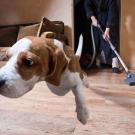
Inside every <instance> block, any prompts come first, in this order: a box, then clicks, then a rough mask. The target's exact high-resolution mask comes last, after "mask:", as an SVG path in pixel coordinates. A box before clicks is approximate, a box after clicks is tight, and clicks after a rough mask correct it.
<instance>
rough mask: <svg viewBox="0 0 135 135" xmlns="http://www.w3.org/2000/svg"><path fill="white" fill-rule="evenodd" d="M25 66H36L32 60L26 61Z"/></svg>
mask: <svg viewBox="0 0 135 135" xmlns="http://www.w3.org/2000/svg"><path fill="white" fill-rule="evenodd" d="M24 64H25V65H27V66H32V65H33V64H34V62H33V60H31V59H25V60H24Z"/></svg>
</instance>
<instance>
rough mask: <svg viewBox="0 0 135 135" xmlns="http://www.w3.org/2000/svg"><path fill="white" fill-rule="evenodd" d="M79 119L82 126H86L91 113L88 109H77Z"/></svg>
mask: <svg viewBox="0 0 135 135" xmlns="http://www.w3.org/2000/svg"><path fill="white" fill-rule="evenodd" d="M77 118H78V120H79V121H80V122H81V123H82V124H86V123H87V121H88V119H89V111H88V109H87V108H86V107H81V108H77Z"/></svg>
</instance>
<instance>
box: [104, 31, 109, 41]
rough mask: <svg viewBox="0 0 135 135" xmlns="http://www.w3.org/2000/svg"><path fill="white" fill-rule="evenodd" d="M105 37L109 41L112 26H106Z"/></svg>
mask: <svg viewBox="0 0 135 135" xmlns="http://www.w3.org/2000/svg"><path fill="white" fill-rule="evenodd" d="M103 38H104V39H105V40H106V41H107V40H108V39H109V38H110V28H106V29H105V32H104V34H103Z"/></svg>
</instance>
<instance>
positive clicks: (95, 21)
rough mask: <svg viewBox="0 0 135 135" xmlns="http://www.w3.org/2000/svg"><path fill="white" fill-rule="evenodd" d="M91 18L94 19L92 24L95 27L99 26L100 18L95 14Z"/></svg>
mask: <svg viewBox="0 0 135 135" xmlns="http://www.w3.org/2000/svg"><path fill="white" fill-rule="evenodd" d="M91 20H92V25H93V26H95V27H97V26H98V20H97V19H96V17H95V16H92V17H91Z"/></svg>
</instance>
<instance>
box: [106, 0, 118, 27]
mask: <svg viewBox="0 0 135 135" xmlns="http://www.w3.org/2000/svg"><path fill="white" fill-rule="evenodd" d="M116 13H117V12H116V0H109V3H108V17H107V23H106V27H111V26H113V25H114V24H115V19H117V18H116Z"/></svg>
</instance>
